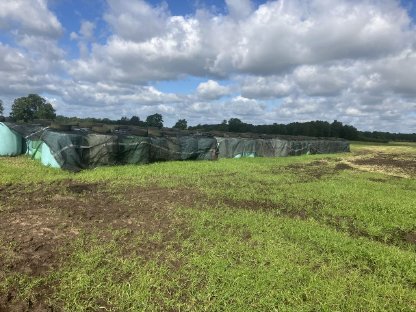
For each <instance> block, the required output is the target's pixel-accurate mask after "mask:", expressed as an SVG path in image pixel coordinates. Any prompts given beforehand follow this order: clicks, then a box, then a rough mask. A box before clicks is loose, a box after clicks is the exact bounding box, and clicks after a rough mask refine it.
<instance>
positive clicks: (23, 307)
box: [0, 181, 198, 311]
mask: <svg viewBox="0 0 416 312" xmlns="http://www.w3.org/2000/svg"><path fill="white" fill-rule="evenodd" d="M197 200H198V195H197V194H195V193H194V192H193V191H191V190H188V189H165V188H159V187H146V188H141V187H136V188H132V189H125V190H121V189H119V190H114V188H110V187H108V186H107V185H105V184H85V183H78V182H74V181H61V182H56V183H52V184H46V183H45V184H43V183H42V184H37V185H30V184H29V185H5V186H0V202H1V203H2V205H3V208H2V211H0V215H1V218H0V242H1V244H0V268H1V269H0V278H4V277H5V276H4V275H5V272H9V273H10V272H14V273H23V274H25V275H28V276H34V277H36V276H42V275H44V274H46V273H47V272H50V271H52V270H55V269H56V268H57V267H59V265H60V264H61V263H63V262H64V261H65V259H66V258H67V257H68V255H69V254H70V253H71V249H70V246H71V243H72V242H73V241H74V239H76V238H77V237H78V236H79V235H82V234H94V235H99V237H100V240H103V241H105V240H106V239H108V240H110V239H112V238H113V237H111V236H112V233H113V232H114V230H122V231H123V233H125V235H123V236H122V239H123V240H128V239H129V237H130V236H133V235H137V234H143V233H145V235H147V236H151V235H152V234H155V233H160V234H161V235H162V239H161V240H160V241H159V242H158V243H155V242H152V243H148V244H146V243H143V244H141V245H140V246H139V247H138V248H137V246H135V248H134V250H133V249H132V248H130V249H129V246H130V247H131V244H125V246H126V250H125V251H124V252H125V253H126V254H131V253H132V252H136V253H140V255H141V257H144V258H146V257H149V258H153V257H154V256H155V254H158V251H160V249H162V248H163V246H165V245H166V243H167V242H168V241H174V240H177V233H178V232H180V233H181V235H187V231H188V229H187V226H186V224H185V223H182V222H181V221H180V220H177V219H175V218H172V217H171V216H172V215H171V213H172V212H173V209H174V207H175V206H176V205H178V204H182V205H185V206H192V205H193V204H194V203H195V201H197ZM129 234H131V235H129ZM120 245H123V242H120ZM17 291H18V290H13V289H11V290H9V291H8V292H7V293H3V294H0V311H49V310H50V308H48V307H45V306H44V305H43V304H42V296H43V297H44V296H47V295H48V292H49V290H47V289H39V290H38V291H39V298H37V300H36V301H37V302H38V303H39V302H40V303H39V304H38V305H37V306H33V304H31V303H30V302H25V303H22V302H19V300H18V299H16V298H15V293H16V292H17Z"/></svg>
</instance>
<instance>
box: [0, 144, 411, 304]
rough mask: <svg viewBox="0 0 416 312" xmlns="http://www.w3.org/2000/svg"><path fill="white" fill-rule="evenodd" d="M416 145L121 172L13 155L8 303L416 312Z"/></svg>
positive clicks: (3, 241)
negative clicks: (69, 168) (54, 165)
mask: <svg viewBox="0 0 416 312" xmlns="http://www.w3.org/2000/svg"><path fill="white" fill-rule="evenodd" d="M414 310H416V144H411V143H395V144H388V145H387V144H378V145H371V144H368V143H359V142H357V143H354V144H353V145H352V153H349V154H334V155H314V156H300V157H288V158H253V159H238V160H234V159H224V160H219V161H217V162H169V163H157V164H152V165H145V166H123V167H108V168H99V169H95V170H88V171H84V172H81V173H78V174H72V173H68V172H64V171H61V170H54V169H50V168H45V167H42V166H41V165H40V164H38V163H36V162H34V161H31V160H29V159H27V158H26V157H17V158H1V159H0V311H414Z"/></svg>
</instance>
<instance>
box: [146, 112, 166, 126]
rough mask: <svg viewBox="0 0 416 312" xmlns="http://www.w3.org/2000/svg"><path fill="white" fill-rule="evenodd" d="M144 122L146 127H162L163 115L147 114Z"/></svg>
mask: <svg viewBox="0 0 416 312" xmlns="http://www.w3.org/2000/svg"><path fill="white" fill-rule="evenodd" d="M146 124H147V126H148V127H157V128H163V117H162V115H161V114H153V115H150V116H147V118H146Z"/></svg>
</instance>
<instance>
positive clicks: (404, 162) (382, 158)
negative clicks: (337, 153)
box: [352, 153, 416, 176]
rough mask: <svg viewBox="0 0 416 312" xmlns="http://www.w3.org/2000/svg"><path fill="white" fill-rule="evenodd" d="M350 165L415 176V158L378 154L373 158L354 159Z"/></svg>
mask: <svg viewBox="0 0 416 312" xmlns="http://www.w3.org/2000/svg"><path fill="white" fill-rule="evenodd" d="M352 163H353V164H355V165H360V166H369V167H375V168H386V169H387V170H388V169H391V170H394V171H398V172H402V173H404V174H407V175H410V176H416V158H414V157H404V155H399V154H384V153H378V154H375V155H374V156H373V157H369V158H367V157H366V158H358V159H355V160H353V161H352Z"/></svg>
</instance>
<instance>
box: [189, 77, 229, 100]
mask: <svg viewBox="0 0 416 312" xmlns="http://www.w3.org/2000/svg"><path fill="white" fill-rule="evenodd" d="M196 91H197V96H198V97H199V98H201V99H204V100H216V99H219V98H221V97H223V96H225V95H228V94H229V93H230V88H229V87H225V86H222V85H220V84H219V83H218V82H216V81H214V80H208V81H207V82H202V83H200V84H199V85H198V87H197V90H196Z"/></svg>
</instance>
